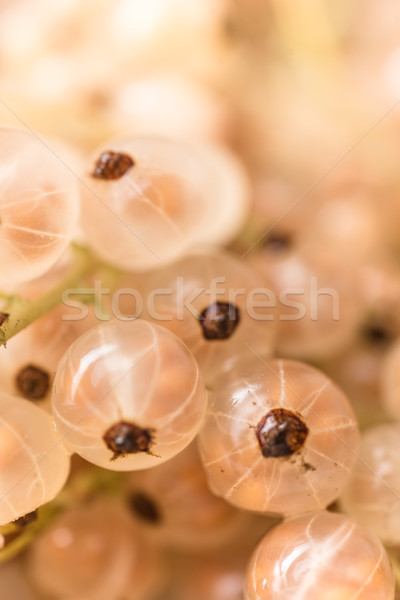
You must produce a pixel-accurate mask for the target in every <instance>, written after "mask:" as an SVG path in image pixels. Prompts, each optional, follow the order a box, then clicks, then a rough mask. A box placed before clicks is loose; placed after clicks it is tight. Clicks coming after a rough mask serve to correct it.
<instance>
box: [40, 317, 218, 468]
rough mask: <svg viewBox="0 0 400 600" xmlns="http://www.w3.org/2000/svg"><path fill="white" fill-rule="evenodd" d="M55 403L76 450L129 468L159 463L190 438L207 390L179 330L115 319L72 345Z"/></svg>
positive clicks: (69, 443)
mask: <svg viewBox="0 0 400 600" xmlns="http://www.w3.org/2000/svg"><path fill="white" fill-rule="evenodd" d="M52 407H53V415H54V421H55V424H56V427H57V430H59V431H60V433H62V435H64V436H65V443H66V444H67V446H68V447H69V448H70V449H71V450H72V451H74V452H77V453H78V454H80V455H81V456H82V457H83V458H86V459H87V460H89V461H90V462H93V463H95V464H97V465H99V466H102V467H106V468H109V469H113V470H117V471H129V470H134V469H144V468H148V467H151V466H155V465H157V464H160V463H162V462H163V461H164V460H167V459H168V458H171V457H172V456H174V455H175V454H177V453H178V452H180V451H181V450H183V448H185V447H186V446H187V445H188V444H189V443H190V442H191V441H192V439H193V438H194V436H195V435H196V433H197V431H198V429H199V427H200V425H201V422H202V419H203V416H204V413H205V408H206V392H205V389H204V385H203V383H202V380H201V378H200V374H199V371H198V368H197V365H196V363H195V361H194V359H193V357H192V355H191V353H190V352H189V350H188V349H187V348H186V347H185V345H184V344H183V343H182V342H181V341H180V340H179V339H178V338H177V337H176V336H174V335H173V334H172V333H170V332H169V331H167V330H166V329H164V328H163V327H160V326H159V325H155V324H152V323H149V322H147V321H144V320H137V321H131V322H126V321H125V322H124V321H117V320H114V321H110V322H108V323H104V324H102V325H100V326H98V327H96V328H95V329H92V330H91V331H89V332H88V333H86V334H84V335H83V336H81V337H80V338H79V339H78V340H77V341H76V342H74V343H73V344H72V345H71V347H70V349H69V350H68V351H67V353H66V354H65V355H64V357H63V359H62V360H61V362H60V364H59V367H58V369H57V373H56V377H55V381H54V388H53V398H52Z"/></svg>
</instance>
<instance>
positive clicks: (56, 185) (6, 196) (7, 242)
mask: <svg viewBox="0 0 400 600" xmlns="http://www.w3.org/2000/svg"><path fill="white" fill-rule="evenodd" d="M78 214H79V198H78V190H77V184H76V179H75V177H74V175H73V174H72V173H71V172H70V171H69V169H68V168H67V166H66V165H65V164H64V163H63V161H62V160H61V159H60V158H58V155H57V153H56V152H53V151H52V150H51V148H50V147H49V146H47V143H46V142H45V141H43V140H41V139H40V138H38V137H37V136H35V135H34V134H32V133H29V132H27V131H24V130H20V129H14V128H11V127H2V128H0V256H1V262H0V282H1V284H2V285H3V284H4V283H5V284H6V285H9V284H18V283H23V282H25V281H29V280H31V279H34V278H35V277H39V276H40V275H42V274H43V273H45V272H46V271H47V270H48V269H50V267H51V266H52V265H53V264H54V263H55V262H56V261H57V259H58V258H59V257H60V256H61V254H62V253H63V251H64V250H65V249H66V247H67V246H68V243H69V242H70V240H71V238H72V235H73V233H74V230H75V228H76V225H77V220H78Z"/></svg>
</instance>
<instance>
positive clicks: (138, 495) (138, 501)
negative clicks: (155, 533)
mask: <svg viewBox="0 0 400 600" xmlns="http://www.w3.org/2000/svg"><path fill="white" fill-rule="evenodd" d="M129 506H130V507H131V509H132V511H133V512H134V513H135V515H136V516H138V517H139V518H140V519H143V520H144V521H146V522H147V523H151V524H152V525H157V524H159V523H160V522H161V521H162V516H161V512H160V509H159V507H158V506H157V504H156V503H155V502H154V500H152V498H150V497H149V496H148V495H147V494H144V493H143V492H135V493H134V494H132V495H131V496H130V498H129Z"/></svg>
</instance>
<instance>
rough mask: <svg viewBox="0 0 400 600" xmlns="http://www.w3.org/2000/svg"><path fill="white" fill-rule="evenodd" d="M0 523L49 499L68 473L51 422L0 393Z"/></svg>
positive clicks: (63, 450) (19, 400)
mask: <svg viewBox="0 0 400 600" xmlns="http://www.w3.org/2000/svg"><path fill="white" fill-rule="evenodd" d="M0 414H1V419H0V467H1V469H0V470H1V482H0V498H1V503H0V507H1V508H0V524H1V525H3V524H5V523H8V522H9V521H14V520H15V519H17V518H19V517H22V516H24V515H26V514H27V513H30V512H32V511H34V510H36V508H38V507H39V506H41V505H42V504H45V503H46V502H49V501H50V500H52V499H53V498H54V497H55V496H56V495H57V494H58V493H59V492H60V490H61V489H62V488H63V486H64V484H65V482H66V480H67V477H68V473H69V467H70V458H69V453H68V451H67V449H66V448H65V446H64V445H63V443H62V440H60V438H59V437H58V436H57V435H56V434H55V432H54V429H53V425H52V422H51V419H50V417H49V415H48V414H46V413H45V412H44V411H43V410H42V409H41V408H38V407H37V406H35V405H34V404H32V403H31V402H29V401H28V400H24V399H23V398H17V397H14V396H8V395H6V394H0Z"/></svg>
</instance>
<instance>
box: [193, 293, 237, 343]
mask: <svg viewBox="0 0 400 600" xmlns="http://www.w3.org/2000/svg"><path fill="white" fill-rule="evenodd" d="M199 321H200V324H201V327H202V331H203V336H204V337H205V339H206V340H226V339H227V338H229V337H231V335H232V334H233V332H234V331H235V329H236V327H237V326H238V324H239V321H240V313H239V309H238V308H237V306H235V305H234V304H230V303H229V302H214V303H213V304H210V305H209V306H207V308H205V309H204V310H203V312H202V313H201V314H200V317H199Z"/></svg>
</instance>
